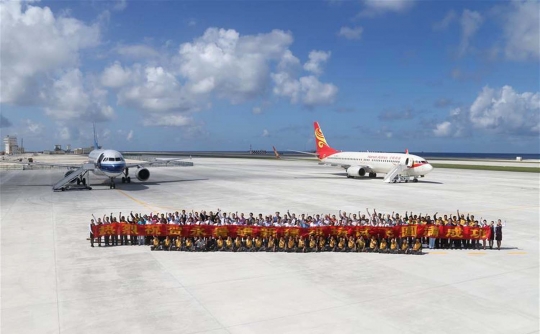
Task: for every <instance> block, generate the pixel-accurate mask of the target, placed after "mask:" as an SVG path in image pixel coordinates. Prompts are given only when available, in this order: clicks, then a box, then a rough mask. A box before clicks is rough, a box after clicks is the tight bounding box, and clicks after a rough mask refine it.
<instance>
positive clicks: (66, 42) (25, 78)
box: [0, 1, 100, 105]
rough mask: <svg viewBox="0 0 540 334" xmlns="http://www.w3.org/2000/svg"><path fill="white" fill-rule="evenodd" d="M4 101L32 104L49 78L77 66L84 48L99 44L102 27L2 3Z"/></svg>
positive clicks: (0, 81)
mask: <svg viewBox="0 0 540 334" xmlns="http://www.w3.org/2000/svg"><path fill="white" fill-rule="evenodd" d="M0 30H1V31H2V38H1V39H0V49H1V50H2V52H1V53H0V62H1V63H2V66H1V70H0V85H1V86H2V90H1V92H0V102H2V103H4V102H7V103H12V104H18V105H28V104H32V103H35V102H36V100H37V99H36V97H39V96H40V90H41V89H42V88H43V87H44V86H45V87H46V86H48V85H49V83H48V82H47V77H48V75H50V74H52V73H53V72H54V71H55V70H58V69H62V68H66V67H72V66H75V65H77V63H78V60H79V52H80V51H81V50H82V49H85V48H89V47H93V46H96V45H97V44H98V43H99V34H100V31H99V27H98V25H97V24H95V25H87V24H85V23H84V22H81V21H79V20H77V19H74V18H70V17H68V16H65V15H64V16H59V17H55V16H54V15H53V13H52V11H51V10H50V9H49V8H48V7H37V6H33V5H30V4H28V3H21V2H18V1H2V2H0Z"/></svg>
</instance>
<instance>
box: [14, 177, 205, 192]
mask: <svg viewBox="0 0 540 334" xmlns="http://www.w3.org/2000/svg"><path fill="white" fill-rule="evenodd" d="M207 180H208V179H188V180H165V181H151V182H139V181H134V182H133V183H121V182H116V189H118V190H125V191H140V190H145V189H148V188H149V187H148V186H156V185H160V184H166V183H182V182H192V181H207ZM14 186H17V187H52V185H51V184H15V185H14ZM90 187H92V190H110V189H109V181H105V180H104V181H103V182H100V183H96V182H90ZM87 190H88V189H85V188H80V189H78V188H72V189H69V190H66V192H70V191H87Z"/></svg>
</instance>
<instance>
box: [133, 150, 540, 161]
mask: <svg viewBox="0 0 540 334" xmlns="http://www.w3.org/2000/svg"><path fill="white" fill-rule="evenodd" d="M309 152H311V153H314V151H309ZM125 153H128V152H125ZM137 153H142V152H137ZM152 153H154V154H155V153H158V152H152ZM160 153H165V154H170V155H175V154H180V155H186V154H193V155H197V154H198V153H199V154H203V155H220V154H224V155H247V154H249V151H247V150H246V151H178V152H177V151H164V152H160ZM396 153H403V152H396ZM410 153H411V154H415V155H418V156H421V157H423V158H425V159H489V160H516V157H521V158H522V159H523V160H540V153H459V152H410ZM253 154H254V155H264V156H273V155H274V152H273V151H272V150H266V151H262V150H260V151H254V152H253ZM279 154H280V155H283V156H305V155H304V154H301V153H296V152H290V151H279Z"/></svg>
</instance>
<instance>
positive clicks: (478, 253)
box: [468, 252, 486, 255]
mask: <svg viewBox="0 0 540 334" xmlns="http://www.w3.org/2000/svg"><path fill="white" fill-rule="evenodd" d="M468 254H469V255H486V253H484V252H475V253H468Z"/></svg>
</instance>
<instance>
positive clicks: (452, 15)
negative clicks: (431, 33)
mask: <svg viewBox="0 0 540 334" xmlns="http://www.w3.org/2000/svg"><path fill="white" fill-rule="evenodd" d="M456 19H457V14H456V12H455V11H454V10H450V11H449V12H448V13H446V15H445V16H444V18H443V19H442V20H441V21H439V22H435V23H434V24H433V30H446V29H447V28H448V27H449V26H450V24H451V23H452V22H454V21H455V20H456Z"/></svg>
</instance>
